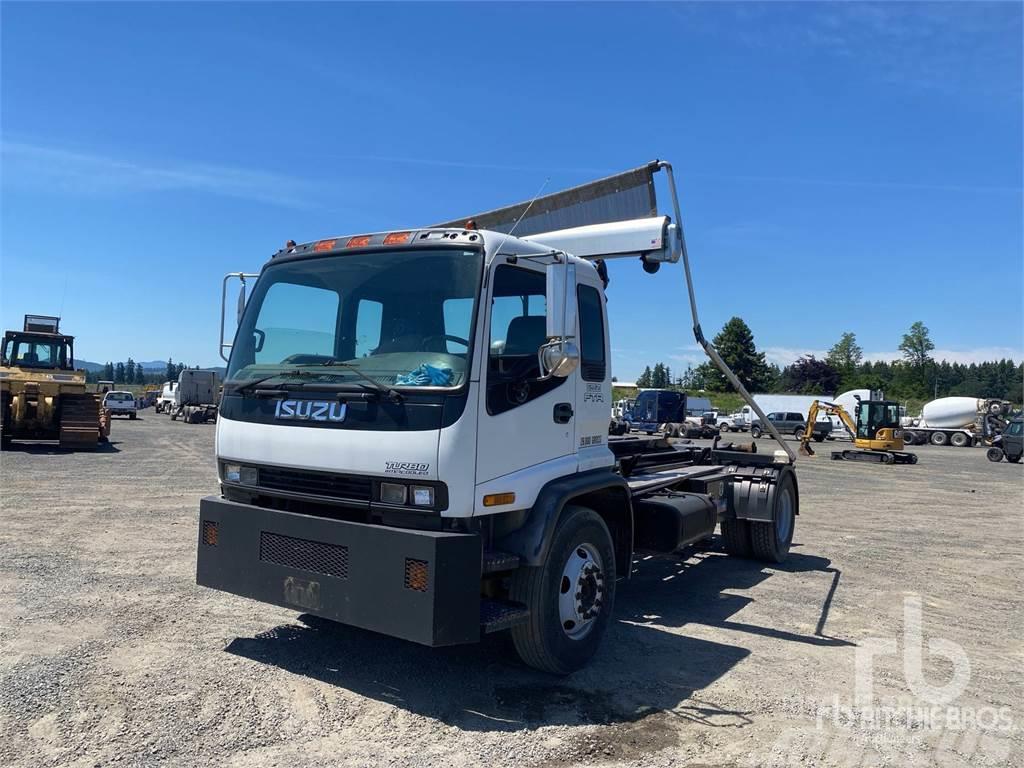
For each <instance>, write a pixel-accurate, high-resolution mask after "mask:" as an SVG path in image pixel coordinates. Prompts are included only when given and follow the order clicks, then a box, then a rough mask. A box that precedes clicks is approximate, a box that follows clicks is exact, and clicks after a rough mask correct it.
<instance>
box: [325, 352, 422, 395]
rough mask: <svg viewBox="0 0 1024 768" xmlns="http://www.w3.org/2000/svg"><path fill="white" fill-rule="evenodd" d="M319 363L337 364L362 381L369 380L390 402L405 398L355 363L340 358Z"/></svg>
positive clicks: (330, 365)
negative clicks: (364, 371)
mask: <svg viewBox="0 0 1024 768" xmlns="http://www.w3.org/2000/svg"><path fill="white" fill-rule="evenodd" d="M320 365H323V366H326V367H332V366H338V367H339V368H345V369H347V370H350V371H353V372H354V373H355V374H356V376H358V377H359V378H361V379H363V380H364V381H367V382H369V383H370V385H371V386H372V387H373V388H374V389H376V390H377V391H378V392H383V393H384V394H385V395H387V396H388V399H390V400H391V402H393V403H400V402H402V401H403V400H405V398H404V397H402V393H401V392H399V391H398V390H397V389H392V388H391V387H389V386H388V385H387V384H385V383H384V382H382V381H377V379H375V378H373V377H372V376H368V375H367V374H365V373H363V372H362V371H361V370H360V369H359V366H358V365H356V364H355V363H346V362H343V361H341V360H334V359H331V360H325V361H324V362H322V363H320Z"/></svg>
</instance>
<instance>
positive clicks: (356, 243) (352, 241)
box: [345, 235, 370, 248]
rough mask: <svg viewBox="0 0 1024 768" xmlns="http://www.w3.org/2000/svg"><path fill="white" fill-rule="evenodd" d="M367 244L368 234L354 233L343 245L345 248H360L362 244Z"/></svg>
mask: <svg viewBox="0 0 1024 768" xmlns="http://www.w3.org/2000/svg"><path fill="white" fill-rule="evenodd" d="M369 244H370V236H369V235H356V236H355V237H350V238H349V239H348V242H347V243H345V247H346V248H362V247H363V246H364V245H369Z"/></svg>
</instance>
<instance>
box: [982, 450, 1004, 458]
mask: <svg viewBox="0 0 1024 768" xmlns="http://www.w3.org/2000/svg"><path fill="white" fill-rule="evenodd" d="M985 458H987V459H988V460H989V461H1002V460H1003V452H1002V450H1001V449H999V448H989V449H988V450H987V451H985Z"/></svg>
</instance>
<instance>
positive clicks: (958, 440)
mask: <svg viewBox="0 0 1024 768" xmlns="http://www.w3.org/2000/svg"><path fill="white" fill-rule="evenodd" d="M968 442H970V441H969V440H968V439H967V435H965V434H964V433H963V432H954V433H953V434H952V435H950V436H949V443H950V445H953V446H956V447H957V448H964V447H965V446H966V445H967V443H968Z"/></svg>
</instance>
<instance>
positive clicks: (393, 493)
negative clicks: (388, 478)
mask: <svg viewBox="0 0 1024 768" xmlns="http://www.w3.org/2000/svg"><path fill="white" fill-rule="evenodd" d="M380 500H381V501H382V502H384V503H385V504H405V486H404V485H402V484H401V483H381V484H380Z"/></svg>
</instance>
